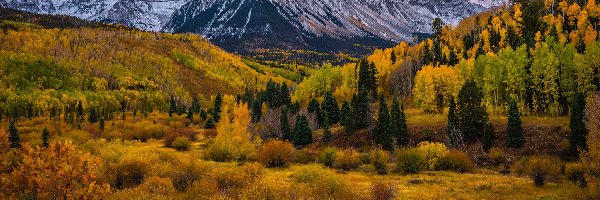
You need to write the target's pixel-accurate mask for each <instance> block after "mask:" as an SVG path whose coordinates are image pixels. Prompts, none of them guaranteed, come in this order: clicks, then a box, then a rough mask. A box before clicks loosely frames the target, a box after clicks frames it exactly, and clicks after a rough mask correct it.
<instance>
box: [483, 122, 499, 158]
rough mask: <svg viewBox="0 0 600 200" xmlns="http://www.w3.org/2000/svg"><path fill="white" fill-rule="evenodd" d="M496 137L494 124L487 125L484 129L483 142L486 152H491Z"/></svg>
mask: <svg viewBox="0 0 600 200" xmlns="http://www.w3.org/2000/svg"><path fill="white" fill-rule="evenodd" d="M495 139H496V136H495V135H494V129H493V128H492V123H489V122H488V123H486V124H485V126H484V128H483V142H482V147H483V150H485V151H486V152H487V151H489V150H490V149H491V148H492V146H493V145H494V140H495Z"/></svg>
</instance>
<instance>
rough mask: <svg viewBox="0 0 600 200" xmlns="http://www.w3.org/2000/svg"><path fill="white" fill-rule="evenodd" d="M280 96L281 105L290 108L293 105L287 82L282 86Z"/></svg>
mask: <svg viewBox="0 0 600 200" xmlns="http://www.w3.org/2000/svg"><path fill="white" fill-rule="evenodd" d="M279 95H281V104H282V105H283V106H289V105H290V104H291V103H292V97H291V95H290V89H289V88H288V86H287V84H286V83H285V82H284V83H283V84H281V89H280V91H279Z"/></svg>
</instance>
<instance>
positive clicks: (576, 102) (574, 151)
mask: <svg viewBox="0 0 600 200" xmlns="http://www.w3.org/2000/svg"><path fill="white" fill-rule="evenodd" d="M569 129H570V130H571V133H570V135H569V142H570V144H571V148H570V152H569V153H570V155H571V156H572V157H573V158H577V157H578V156H579V150H587V134H588V130H587V128H586V126H585V97H584V96H583V95H582V94H580V93H577V94H575V97H574V98H573V103H572V105H571V119H570V121H569Z"/></svg>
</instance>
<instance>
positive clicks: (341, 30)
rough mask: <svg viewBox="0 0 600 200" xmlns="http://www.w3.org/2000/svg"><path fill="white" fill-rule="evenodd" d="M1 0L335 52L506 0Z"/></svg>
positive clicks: (241, 45)
mask: <svg viewBox="0 0 600 200" xmlns="http://www.w3.org/2000/svg"><path fill="white" fill-rule="evenodd" d="M3 1H4V5H5V6H8V7H10V8H15V9H20V10H25V11H30V12H36V13H44V14H64V15H71V16H76V17H80V18H84V19H89V20H96V21H104V22H112V23H119V24H123V25H128V26H132V27H136V28H140V29H144V30H151V31H167V32H193V33H199V34H202V35H204V36H206V37H207V38H209V39H211V40H213V42H215V43H216V44H218V45H221V46H222V47H224V48H226V49H228V50H232V51H244V50H248V49H259V48H273V47H275V48H304V49H317V50H326V51H339V50H347V49H353V48H357V47H360V46H379V47H381V46H386V45H391V44H393V43H395V42H398V41H401V40H411V39H412V38H413V35H414V34H416V33H430V32H431V22H432V21H433V19H434V18H436V17H439V18H441V19H442V20H443V21H444V22H446V23H448V24H457V23H458V22H459V21H460V20H461V19H463V18H464V17H467V16H470V15H473V14H475V13H478V12H481V11H484V10H486V9H487V8H489V7H492V6H497V5H500V4H502V3H505V2H506V1H507V0H0V5H1V4H3V3H2V2H3Z"/></svg>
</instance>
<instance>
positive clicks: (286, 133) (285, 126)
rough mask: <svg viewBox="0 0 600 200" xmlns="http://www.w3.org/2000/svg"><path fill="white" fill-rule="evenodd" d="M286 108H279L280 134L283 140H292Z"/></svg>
mask: <svg viewBox="0 0 600 200" xmlns="http://www.w3.org/2000/svg"><path fill="white" fill-rule="evenodd" d="M288 114H289V113H288V109H287V108H283V109H281V116H280V118H279V124H280V126H281V136H282V139H284V140H288V141H290V140H292V130H291V128H290V122H289V120H288Z"/></svg>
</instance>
